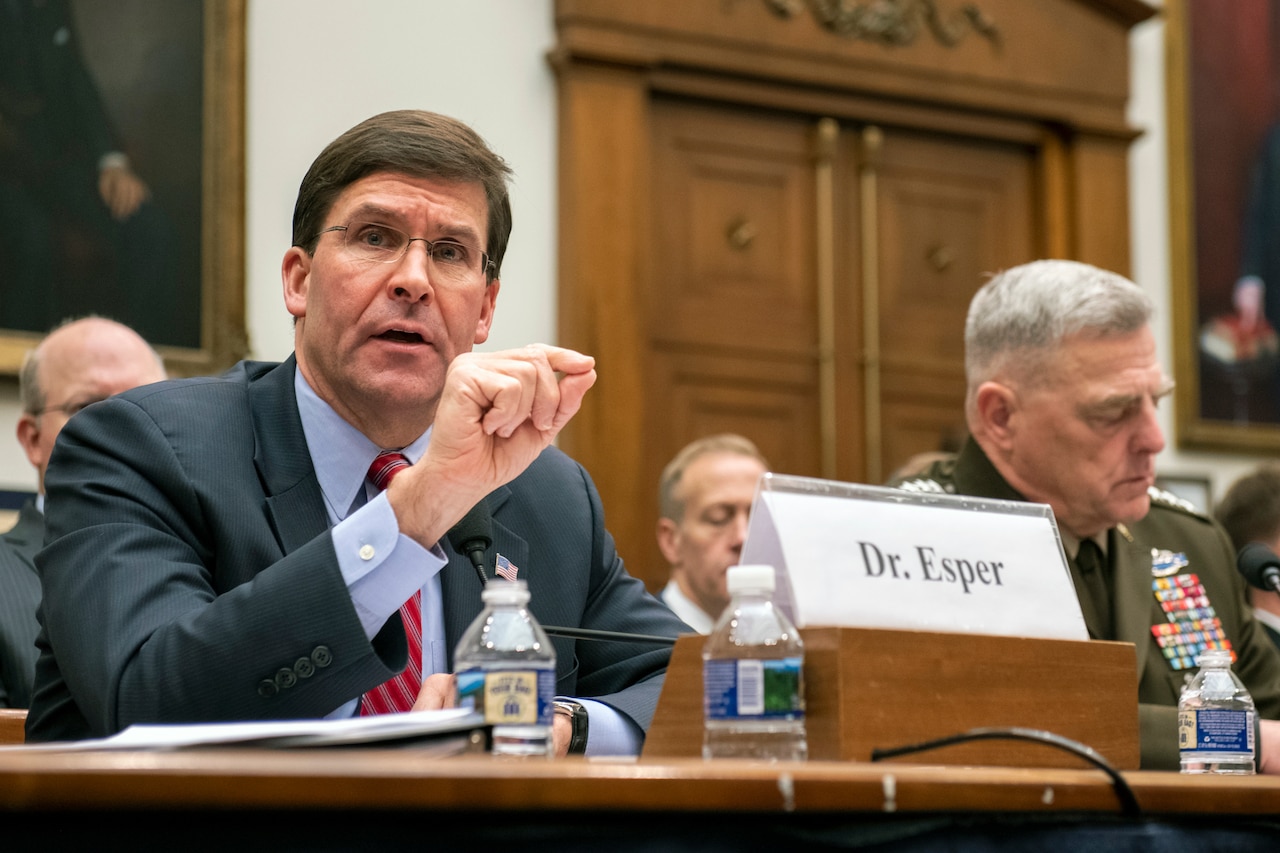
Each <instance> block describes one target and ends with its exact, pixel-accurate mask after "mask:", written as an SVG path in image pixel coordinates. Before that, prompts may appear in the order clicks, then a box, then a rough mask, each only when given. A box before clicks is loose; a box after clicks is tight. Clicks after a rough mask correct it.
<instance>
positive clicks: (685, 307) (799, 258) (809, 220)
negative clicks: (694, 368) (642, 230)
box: [649, 101, 816, 354]
mask: <svg viewBox="0 0 1280 853" xmlns="http://www.w3.org/2000/svg"><path fill="white" fill-rule="evenodd" d="M654 130H655V133H654V163H655V167H654V183H655V204H654V208H653V212H654V229H653V233H654V245H653V252H652V257H653V259H654V261H653V269H654V281H653V289H652V291H651V299H650V306H651V308H650V312H649V323H650V325H649V328H650V331H651V334H652V336H653V339H654V340H658V341H667V342H676V343H685V344H688V343H698V344H700V345H704V346H707V347H732V348H735V349H741V348H743V347H747V348H751V349H764V350H770V351H774V352H785V353H805V354H807V353H811V352H812V349H813V346H814V339H815V335H816V320H815V310H816V309H815V305H816V302H815V294H814V284H813V282H814V237H813V234H814V228H813V220H814V216H815V212H814V204H815V202H814V187H813V181H814V179H813V165H812V162H811V157H810V154H809V150H810V147H811V141H810V137H811V131H810V124H809V123H807V122H805V121H801V120H798V119H792V118H789V117H782V116H775V115H767V114H756V113H752V112H748V111H727V110H723V109H714V108H708V107H705V106H702V107H694V106H690V105H688V104H685V103H682V102H677V101H672V102H666V101H658V102H657V103H656V104H655V110H654Z"/></svg>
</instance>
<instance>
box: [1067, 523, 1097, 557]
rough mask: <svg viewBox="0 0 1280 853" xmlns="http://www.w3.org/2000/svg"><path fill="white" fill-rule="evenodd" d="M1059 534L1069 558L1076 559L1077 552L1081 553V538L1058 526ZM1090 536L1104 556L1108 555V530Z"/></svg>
mask: <svg viewBox="0 0 1280 853" xmlns="http://www.w3.org/2000/svg"><path fill="white" fill-rule="evenodd" d="M1058 535H1059V536H1060V537H1062V550H1064V551H1066V552H1067V559H1068V560H1075V558H1076V554H1079V553H1080V540H1079V539H1077V538H1076V537H1074V536H1072V535H1071V534H1070V533H1068V532H1067V531H1065V530H1063V529H1062V528H1061V527H1059V528H1058ZM1089 538H1090V539H1092V540H1093V541H1094V543H1095V544H1096V545H1097V546H1098V548H1099V549H1101V551H1102V556H1104V557H1105V556H1107V531H1105V530H1104V531H1102V532H1101V533H1099V534H1098V535H1097V536H1090V537H1089Z"/></svg>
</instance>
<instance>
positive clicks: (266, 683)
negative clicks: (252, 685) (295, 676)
mask: <svg viewBox="0 0 1280 853" xmlns="http://www.w3.org/2000/svg"><path fill="white" fill-rule="evenodd" d="M279 692H280V688H278V687H276V683H275V682H274V681H272V680H271V679H270V678H264V679H262V680H261V681H259V682H258V695H259V696H261V697H262V698H263V699H270V698H271V697H272V696H274V695H276V694H277V693H279Z"/></svg>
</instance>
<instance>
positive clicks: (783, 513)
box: [741, 474, 1088, 640]
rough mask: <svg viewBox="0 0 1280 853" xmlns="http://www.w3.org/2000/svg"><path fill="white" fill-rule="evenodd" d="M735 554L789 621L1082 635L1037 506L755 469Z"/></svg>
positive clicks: (1062, 567) (1047, 515)
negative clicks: (766, 576)
mask: <svg viewBox="0 0 1280 853" xmlns="http://www.w3.org/2000/svg"><path fill="white" fill-rule="evenodd" d="M741 559H742V562H743V563H768V564H771V565H773V566H775V567H776V568H777V570H778V589H777V591H776V593H775V600H776V601H777V603H778V605H779V606H780V607H782V608H783V609H784V610H785V611H786V612H787V614H788V615H789V616H791V618H792V620H793V621H794V622H795V623H796V624H797V625H798V626H800V627H803V626H805V625H824V626H827V625H830V626H845V627H859V628H896V629H909V630H924V631H944V632H952V633H963V634H995V635H1003V636H1017V637H1042V638H1045V639H1064V640H1086V639H1088V632H1087V630H1086V629H1085V625H1084V617H1083V616H1082V615H1081V613H1080V604H1079V601H1078V599H1077V598H1076V592H1075V587H1074V586H1073V585H1072V582H1071V574H1070V571H1069V570H1068V568H1067V562H1066V556H1065V555H1064V553H1063V550H1062V542H1061V539H1060V538H1059V536H1058V527H1057V524H1056V522H1055V521H1054V518H1053V510H1052V509H1050V508H1049V506H1048V505H1046V504H1034V503H1023V502H1015V501H998V500H990V499H985V498H971V497H962V496H957V495H945V494H921V493H917V492H906V491H902V490H899V489H889V488H884V487H880V486H863V485H856V484H852V483H839V482H835V481H831V480H818V479H813V478H808V477H792V476H784V475H779V474H765V475H764V476H763V477H761V479H760V485H759V487H758V489H757V491H756V498H755V502H754V505H753V507H752V511H751V522H750V525H749V527H748V530H747V540H746V542H745V543H744V545H743V549H742V558H741Z"/></svg>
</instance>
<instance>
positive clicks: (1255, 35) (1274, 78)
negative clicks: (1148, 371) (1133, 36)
mask: <svg viewBox="0 0 1280 853" xmlns="http://www.w3.org/2000/svg"><path fill="white" fill-rule="evenodd" d="M1165 13H1166V32H1167V44H1166V46H1167V61H1168V69H1167V71H1168V76H1167V81H1168V86H1167V88H1168V95H1169V112H1168V116H1169V170H1170V175H1169V193H1170V205H1171V211H1170V213H1171V217H1170V244H1171V246H1172V258H1171V274H1172V279H1173V280H1172V296H1173V300H1172V303H1173V336H1174V356H1175V363H1174V369H1175V378H1176V380H1177V383H1178V393H1177V395H1176V397H1177V437H1178V443H1179V445H1180V446H1183V447H1187V448H1195V449H1204V450H1227V451H1239V452H1249V453H1259V452H1268V451H1273V450H1277V449H1280V335H1278V334H1277V330H1280V0H1168V2H1166V5H1165Z"/></svg>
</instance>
